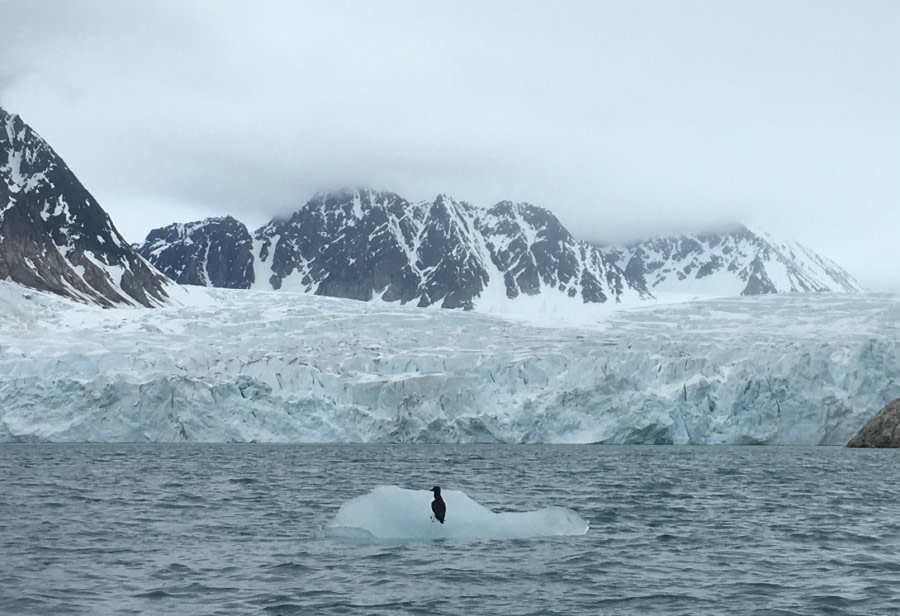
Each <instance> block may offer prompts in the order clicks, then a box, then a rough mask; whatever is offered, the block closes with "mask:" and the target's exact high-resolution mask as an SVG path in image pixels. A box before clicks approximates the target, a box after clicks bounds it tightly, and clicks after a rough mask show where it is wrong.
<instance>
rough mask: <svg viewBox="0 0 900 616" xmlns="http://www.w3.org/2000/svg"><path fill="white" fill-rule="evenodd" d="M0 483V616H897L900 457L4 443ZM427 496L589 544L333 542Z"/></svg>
mask: <svg viewBox="0 0 900 616" xmlns="http://www.w3.org/2000/svg"><path fill="white" fill-rule="evenodd" d="M0 482H2V483H0V485H2V491H0V613H2V614H42V615H44V614H223V615H224V614H229V615H231V614H428V615H430V616H431V615H437V614H460V615H466V616H474V615H478V614H565V615H574V614H891V613H900V452H897V451H860V450H845V449H841V448H793V447H779V448H774V447H748V448H741V447H681V448H679V447H597V446H492V445H466V446H450V445H447V446H444V445H430V446H425V445H394V446H387V445H385V446H382V445H319V446H314V445H190V444H185V445H0ZM435 483H438V484H440V485H441V486H443V487H444V488H445V489H448V490H461V491H464V492H465V493H466V495H468V496H469V497H470V498H472V499H474V500H475V501H477V502H479V503H481V504H483V505H485V506H488V507H490V508H491V509H493V510H494V511H498V512H500V511H532V510H536V509H541V508H543V507H546V506H549V505H559V506H563V507H568V508H571V509H573V510H574V511H576V512H577V513H578V514H579V515H581V516H582V517H583V518H585V519H586V520H587V521H589V522H590V525H591V528H590V530H589V531H588V532H587V534H585V535H575V536H562V537H537V536H536V537H533V538H527V539H478V540H472V539H436V540H421V539H419V540H402V539H401V540H396V539H395V540H390V541H379V540H378V539H376V538H374V537H368V538H367V537H365V536H359V537H348V536H345V535H336V534H335V533H334V532H332V530H333V529H329V524H330V523H331V522H332V521H333V519H334V517H335V515H336V513H337V511H338V509H339V508H340V506H341V505H342V504H343V503H345V502H347V501H348V500H350V499H352V498H354V497H358V496H361V495H364V494H367V493H368V492H370V491H371V490H373V489H374V488H376V487H377V486H380V485H388V486H400V487H404V488H413V489H422V490H426V489H428V488H430V487H431V486H432V485H433V484H435ZM426 507H427V505H426ZM452 513H453V512H452V511H448V520H447V521H448V524H450V523H451V522H452V521H453V519H452ZM425 515H427V512H423V516H425ZM537 532H538V533H539V532H540V529H537Z"/></svg>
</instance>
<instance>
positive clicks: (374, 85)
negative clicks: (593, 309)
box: [0, 0, 900, 290]
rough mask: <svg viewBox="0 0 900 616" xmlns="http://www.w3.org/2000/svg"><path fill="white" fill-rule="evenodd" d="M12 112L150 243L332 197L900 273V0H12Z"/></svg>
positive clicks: (7, 60) (7, 70)
mask: <svg viewBox="0 0 900 616" xmlns="http://www.w3.org/2000/svg"><path fill="white" fill-rule="evenodd" d="M0 15H2V21H3V24H4V27H3V39H2V41H0V106H2V107H3V108H4V109H6V110H7V111H9V112H11V113H17V114H19V115H20V116H21V117H22V118H23V119H24V120H25V121H26V122H27V123H29V124H30V125H31V126H32V128H34V129H35V130H36V131H37V132H38V133H39V134H40V135H41V136H43V137H44V138H45V139H46V140H47V141H48V142H49V143H50V145H51V146H52V147H53V148H54V149H55V150H56V151H57V152H58V153H59V154H60V155H61V156H62V157H63V158H64V159H65V161H66V162H67V164H68V165H69V167H70V168H71V169H72V170H73V171H74V172H75V174H76V175H77V176H78V177H79V179H80V180H81V181H82V183H83V184H84V185H85V186H86V187H87V188H88V190H89V191H90V192H91V193H92V194H93V195H94V196H95V197H96V198H97V200H98V201H99V203H100V204H101V206H102V207H103V208H104V209H105V210H106V211H107V212H108V213H109V214H110V216H111V217H112V219H113V222H114V223H115V225H116V227H117V228H118V229H119V231H120V232H121V233H122V234H123V235H124V236H125V238H126V239H128V240H129V241H132V242H138V241H141V240H143V239H144V237H145V236H146V234H147V232H148V231H149V230H150V229H152V228H155V227H159V226H163V225H166V224H170V223H172V222H188V221H192V220H199V219H202V218H205V217H208V216H221V215H226V214H230V215H232V216H235V217H236V218H238V219H239V220H242V221H243V222H245V223H246V224H247V225H248V226H249V227H250V228H251V230H253V229H255V228H256V227H258V226H260V225H262V224H264V223H265V222H267V221H268V220H270V219H271V218H272V217H274V216H281V215H286V214H289V213H290V212H292V211H294V210H296V209H297V208H299V207H300V206H301V205H302V204H303V203H305V202H306V201H307V200H308V199H309V198H310V197H312V196H313V195H314V194H315V193H317V192H319V191H322V190H329V189H335V188H341V187H362V186H365V187H370V188H373V189H378V190H390V191H393V192H396V193H399V194H400V195H402V196H404V197H405V198H407V199H409V200H422V199H433V198H434V197H435V196H436V195H437V194H439V193H446V194H449V195H452V196H454V197H456V198H458V199H462V200H465V201H469V202H470V203H473V204H476V205H481V206H485V207H487V206H491V205H493V204H494V203H496V202H497V201H500V200H503V199H510V200H514V201H527V202H529V203H533V204H535V205H539V206H542V207H546V208H548V209H550V210H551V211H553V212H554V213H555V214H556V215H557V216H558V217H559V218H560V220H561V221H562V222H563V224H564V225H565V226H566V227H567V228H569V230H570V231H571V232H572V233H573V235H575V236H576V237H579V238H581V239H586V240H590V241H596V242H603V243H616V242H624V241H629V240H633V239H638V238H641V237H647V236H653V235H659V234H669V233H690V232H692V231H696V230H705V229H709V228H715V227H716V226H719V225H723V224H727V223H731V222H732V221H739V222H743V223H745V224H748V225H751V226H754V227H756V228H759V229H763V230H766V231H768V232H770V233H772V234H773V235H775V236H777V237H780V238H784V239H794V240H797V241H800V242H801V243H803V244H805V245H807V246H809V247H811V248H813V249H814V250H817V251H818V252H820V253H822V254H824V255H825V256H827V257H829V258H831V259H833V260H835V261H836V262H837V263H839V264H840V265H842V266H843V267H844V268H846V269H847V270H848V271H850V273H851V274H853V275H855V276H856V277H857V278H858V279H859V280H860V281H861V282H862V283H863V284H864V285H866V286H867V287H868V288H870V289H872V290H900V241H897V240H896V234H897V232H898V230H900V36H898V35H897V33H898V32H900V2H896V1H895V0H887V1H871V0H870V1H867V0H858V1H854V2H848V1H840V2H833V1H829V0H752V1H741V0H727V1H726V0H715V1H700V0H695V1H679V0H664V1H654V0H635V1H628V2H625V1H616V2H605V1H602V0H593V1H585V2H570V1H565V0H562V1H553V2H551V1H549V0H548V1H546V2H530V1H528V0H516V1H512V2H506V1H502V0H492V1H491V2H469V1H462V0H455V1H454V2H428V1H424V0H421V1H403V2H401V1H388V0H369V1H360V2H351V1H344V0H329V1H327V2H325V1H321V2H305V1H294V0H285V1H279V2H276V1H267V0H255V1H254V2H246V1H242V2H231V1H229V0H214V1H203V0H191V1H190V2H182V1H180V0H178V1H162V0H141V2H121V1H120V0H102V1H101V0H96V1H92V0H28V1H27V2H23V1H22V0H0Z"/></svg>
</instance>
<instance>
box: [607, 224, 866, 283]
mask: <svg viewBox="0 0 900 616" xmlns="http://www.w3.org/2000/svg"><path fill="white" fill-rule="evenodd" d="M606 253H607V255H608V256H609V257H610V259H612V260H613V261H614V262H615V263H616V264H617V265H619V267H621V268H622V269H624V270H625V273H626V275H627V276H628V277H629V278H632V279H636V280H641V281H643V282H644V283H645V284H646V285H647V288H648V289H650V290H651V291H652V292H657V293H658V292H680V293H696V294H699V295H708V296H734V295H760V294H765V293H795V292H827V291H833V292H854V291H860V290H861V286H860V284H859V283H858V282H857V281H856V280H854V278H853V277H852V276H851V275H850V274H848V273H847V272H846V271H844V270H843V269H842V268H841V267H840V266H838V265H837V264H835V263H833V262H831V261H829V260H828V259H826V258H824V257H822V256H820V255H817V254H816V253H814V252H813V251H811V250H810V249H808V248H806V247H804V246H801V245H800V244H797V243H796V242H780V241H778V240H775V239H774V238H773V237H771V236H770V235H768V234H766V233H762V232H754V231H751V230H750V229H748V228H747V227H744V226H742V225H738V226H736V227H735V228H733V229H731V230H729V231H725V232H720V233H701V234H697V235H682V236H679V237H665V238H655V239H649V240H645V241H642V242H639V243H636V244H632V245H629V246H622V247H616V248H611V249H607V250H606Z"/></svg>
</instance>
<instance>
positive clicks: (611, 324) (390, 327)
mask: <svg viewBox="0 0 900 616" xmlns="http://www.w3.org/2000/svg"><path fill="white" fill-rule="evenodd" d="M186 297H187V300H185V299H184V298H183V299H182V303H183V305H180V306H172V307H167V308H158V309H155V310H144V309H112V310H103V309H99V308H95V307H90V306H84V305H81V304H77V303H74V302H71V301H68V300H64V299H62V298H57V297H53V296H49V295H45V294H41V293H36V292H31V291H27V290H25V289H23V288H22V287H18V286H17V285H12V284H10V283H2V284H0V307H2V309H3V310H2V315H3V316H2V317H0V374H2V375H3V376H2V377H0V442H13V441H52V442H76V441H77V442H83V441H102V442H131V441H134V442H148V441H150V442H172V441H206V442H249V441H257V442H454V443H469V442H508V443H538V442H541V443H593V442H597V443H614V444H633V443H651V444H670V443H671V444H785V445H787V444H796V445H843V444H844V443H845V442H846V441H847V440H848V439H849V438H850V437H851V436H852V435H853V434H854V433H855V431H856V430H858V429H859V428H860V427H861V426H862V425H863V424H864V423H865V422H866V420H867V419H868V418H869V417H871V416H872V415H873V414H874V413H875V412H877V411H878V409H880V408H882V407H883V406H884V405H885V404H886V403H887V402H889V401H890V400H893V399H895V398H897V397H900V379H898V374H897V372H898V366H900V344H898V326H897V324H898V323H900V318H898V317H900V303H898V300H897V298H896V297H894V296H890V295H872V294H859V295H856V294H854V295H838V294H820V295H809V294H797V295H771V296H758V297H752V298H749V297H744V298H729V299H714V300H699V301H692V302H684V303H676V304H668V305H662V304H656V305H649V306H642V307H635V308H631V307H629V308H627V309H622V310H609V309H601V310H597V311H595V312H585V313H583V314H581V315H579V317H578V319H577V320H573V321H572V323H573V324H568V325H567V324H566V323H565V322H563V323H556V324H555V325H556V326H555V327H552V328H551V327H540V326H537V325H535V324H534V323H532V324H526V323H520V322H515V321H512V320H508V319H501V318H498V317H494V316H490V315H484V314H478V313H472V312H459V311H451V310H438V309H419V308H410V307H404V306H397V305H394V304H376V303H364V302H356V301H352V300H340V299H335V298H326V297H319V296H311V295H303V294H290V293H285V292H262V291H231V290H224V289H200V288H192V289H189V290H187V291H186ZM585 315H588V317H586V316H585ZM578 323H580V324H578Z"/></svg>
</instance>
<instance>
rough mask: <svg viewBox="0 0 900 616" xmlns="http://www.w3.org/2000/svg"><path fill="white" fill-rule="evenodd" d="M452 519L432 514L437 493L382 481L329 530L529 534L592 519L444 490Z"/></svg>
mask: <svg viewBox="0 0 900 616" xmlns="http://www.w3.org/2000/svg"><path fill="white" fill-rule="evenodd" d="M441 494H442V496H443V497H444V502H446V503H447V519H446V523H445V524H439V523H438V522H437V521H433V520H432V519H431V499H432V498H433V497H432V494H431V492H430V491H428V490H407V489H404V488H401V487H399V486H378V487H377V488H375V489H373V490H372V491H371V492H369V493H368V494H364V495H362V496H357V497H356V498H353V499H351V500H349V501H347V502H346V503H344V504H343V505H341V508H340V510H338V512H337V515H336V516H335V517H334V520H333V521H332V522H331V524H330V525H329V527H328V529H329V531H330V533H331V534H333V535H337V536H342V537H346V538H352V537H355V538H361V539H362V538H374V539H387V540H395V541H396V540H412V541H417V540H430V539H528V538H533V537H552V536H562V535H584V534H586V533H587V532H588V528H589V527H590V524H588V522H587V521H586V520H585V519H584V518H582V517H581V516H580V515H578V514H577V513H575V512H574V511H572V510H571V509H566V508H565V507H545V508H543V509H538V510H536V511H524V512H503V513H495V512H493V511H491V510H490V509H488V508H487V507H485V506H484V505H480V504H479V503H477V502H475V501H474V500H472V499H471V498H469V497H468V496H467V495H466V493H465V492H461V491H458V490H444V491H442V492H441Z"/></svg>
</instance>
